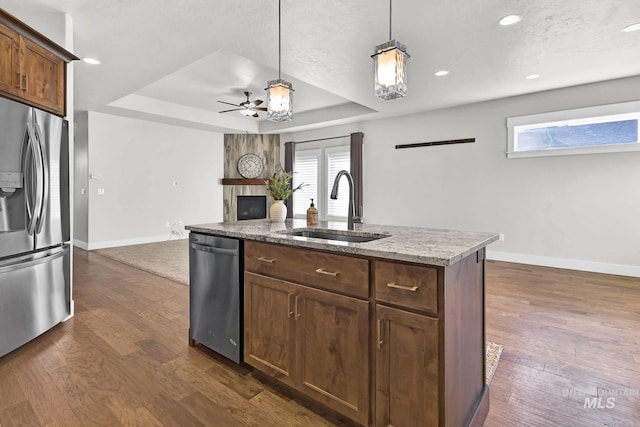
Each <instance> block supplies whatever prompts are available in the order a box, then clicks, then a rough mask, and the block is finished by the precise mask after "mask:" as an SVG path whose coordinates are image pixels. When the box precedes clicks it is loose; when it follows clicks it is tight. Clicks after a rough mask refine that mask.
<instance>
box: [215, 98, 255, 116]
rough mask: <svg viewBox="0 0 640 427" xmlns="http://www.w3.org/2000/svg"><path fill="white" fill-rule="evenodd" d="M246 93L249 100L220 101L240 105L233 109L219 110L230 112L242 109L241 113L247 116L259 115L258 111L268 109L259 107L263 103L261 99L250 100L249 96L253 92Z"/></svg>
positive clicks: (235, 105)
mask: <svg viewBox="0 0 640 427" xmlns="http://www.w3.org/2000/svg"><path fill="white" fill-rule="evenodd" d="M244 95H245V96H246V97H247V100H246V101H245V102H241V103H240V104H232V103H230V102H224V101H218V102H220V103H221V104H227V105H233V106H234V107H238V108H234V109H231V110H224V111H219V112H220V113H228V112H230V111H240V113H241V114H244V115H245V116H250V117H258V111H267V109H266V108H264V107H258V105H260V104H262V101H261V100H259V99H256V100H254V101H250V100H249V97H250V96H251V92H245V93H244Z"/></svg>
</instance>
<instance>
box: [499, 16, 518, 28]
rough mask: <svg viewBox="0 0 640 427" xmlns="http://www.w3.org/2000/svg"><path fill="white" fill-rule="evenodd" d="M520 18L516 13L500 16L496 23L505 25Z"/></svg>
mask: <svg viewBox="0 0 640 427" xmlns="http://www.w3.org/2000/svg"><path fill="white" fill-rule="evenodd" d="M521 20H522V18H520V17H519V16H518V15H507V16H504V17H502V18H500V20H499V21H498V23H499V24H500V25H503V26H507V25H513V24H517V23H518V22H520V21H521Z"/></svg>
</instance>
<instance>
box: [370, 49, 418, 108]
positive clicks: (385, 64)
mask: <svg viewBox="0 0 640 427" xmlns="http://www.w3.org/2000/svg"><path fill="white" fill-rule="evenodd" d="M371 57H372V58H373V74H374V85H375V86H374V88H375V93H376V96H377V97H378V98H381V99H385V100H389V99H396V98H402V97H403V96H405V95H406V94H407V59H408V58H409V54H408V53H407V47H406V46H405V45H403V44H402V43H400V42H398V41H396V40H391V41H388V42H386V43H384V44H381V45H378V46H376V49H375V53H374V54H373V55H371Z"/></svg>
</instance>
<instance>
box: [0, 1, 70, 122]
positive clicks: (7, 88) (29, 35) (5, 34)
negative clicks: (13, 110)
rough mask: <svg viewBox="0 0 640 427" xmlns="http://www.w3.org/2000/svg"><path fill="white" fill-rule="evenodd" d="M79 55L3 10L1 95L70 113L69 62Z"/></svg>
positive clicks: (0, 13)
mask: <svg viewBox="0 0 640 427" xmlns="http://www.w3.org/2000/svg"><path fill="white" fill-rule="evenodd" d="M77 59H78V57H76V56H75V55H73V54H72V53H70V52H68V51H66V50H65V49H63V48H62V47H60V46H59V45H57V44H56V43H54V42H53V41H51V40H49V39H48V38H46V37H45V36H43V35H42V34H40V33H38V32H36V31H35V30H34V29H33V28H31V27H29V26H28V25H26V24H25V23H23V22H22V21H19V20H18V19H16V18H15V17H13V16H11V15H9V14H8V13H7V12H5V11H4V10H3V9H0V95H2V96H5V97H7V98H13V99H17V100H18V101H21V102H24V103H26V104H29V105H33V106H34V107H38V108H41V109H43V110H47V111H50V112H52V113H54V114H57V115H59V116H64V115H65V114H66V77H67V72H66V63H68V62H69V61H73V60H77Z"/></svg>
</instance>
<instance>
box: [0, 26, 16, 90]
mask: <svg viewBox="0 0 640 427" xmlns="http://www.w3.org/2000/svg"><path fill="white" fill-rule="evenodd" d="M18 49H19V37H18V34H16V33H15V32H14V31H12V30H10V29H9V28H7V27H5V26H4V25H2V24H0V58H2V60H1V61H0V91H2V92H5V93H8V94H11V95H17V94H18V88H17V85H19V79H20V71H19V55H18Z"/></svg>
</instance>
